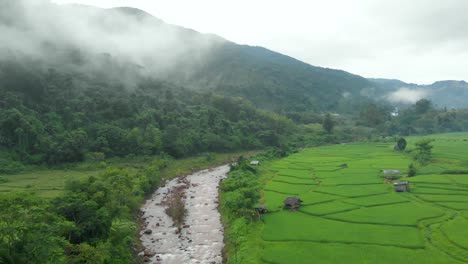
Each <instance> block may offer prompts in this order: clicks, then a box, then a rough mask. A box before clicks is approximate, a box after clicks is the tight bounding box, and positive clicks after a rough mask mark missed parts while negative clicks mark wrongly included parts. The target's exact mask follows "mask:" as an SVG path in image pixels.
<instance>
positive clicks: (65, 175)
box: [0, 152, 255, 198]
mask: <svg viewBox="0 0 468 264" xmlns="http://www.w3.org/2000/svg"><path fill="white" fill-rule="evenodd" d="M254 153H255V152H244V153H226V154H213V155H211V156H210V158H209V159H208V158H207V157H206V156H205V155H200V156H196V157H190V158H186V159H179V160H172V161H170V162H169V164H168V167H167V168H165V169H163V170H162V171H161V176H162V178H165V179H171V178H174V177H176V176H178V175H186V174H189V173H192V172H195V171H198V170H201V169H205V168H208V167H211V166H214V165H219V164H223V163H226V162H227V161H230V160H234V159H235V158H236V157H238V156H239V155H241V154H244V156H250V155H252V154H254ZM157 158H158V157H135V158H131V159H124V158H122V159H110V160H107V161H106V163H104V164H101V163H90V162H83V163H77V164H69V165H67V166H62V168H30V169H29V170H28V171H26V172H23V173H19V174H7V175H0V176H1V177H2V179H6V181H2V182H0V192H14V191H22V192H31V193H35V194H37V195H38V196H40V197H44V198H53V197H56V196H58V195H61V194H62V193H63V191H64V188H65V183H66V182H67V181H68V180H83V179H87V178H88V177H90V176H98V175H100V174H101V173H103V172H104V171H105V170H106V168H107V166H112V167H117V168H121V169H126V170H128V171H129V173H131V174H134V173H136V172H137V171H138V170H139V169H142V168H145V167H146V166H148V165H149V164H151V162H152V161H154V160H155V159H157ZM63 167H65V168H63Z"/></svg>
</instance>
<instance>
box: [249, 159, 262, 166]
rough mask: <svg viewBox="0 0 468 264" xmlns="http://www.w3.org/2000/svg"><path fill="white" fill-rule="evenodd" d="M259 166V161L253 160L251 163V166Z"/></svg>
mask: <svg viewBox="0 0 468 264" xmlns="http://www.w3.org/2000/svg"><path fill="white" fill-rule="evenodd" d="M259 164H260V161H258V160H252V161H251V162H250V165H253V166H258V165H259Z"/></svg>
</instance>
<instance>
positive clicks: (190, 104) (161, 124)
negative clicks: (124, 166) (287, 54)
mask: <svg viewBox="0 0 468 264" xmlns="http://www.w3.org/2000/svg"><path fill="white" fill-rule="evenodd" d="M67 69H68V68H65V69H60V68H50V67H47V66H45V65H44V64H42V63H41V62H37V61H28V63H24V61H23V62H21V63H20V62H18V61H7V62H5V61H4V62H2V63H0V73H1V78H0V148H1V149H3V155H2V156H0V164H4V163H8V164H10V165H9V166H10V167H9V168H5V169H4V170H5V171H4V172H8V170H14V167H13V168H11V167H12V166H11V164H14V163H12V162H13V161H20V162H21V163H26V164H40V163H47V164H58V163H63V162H77V161H82V160H84V159H85V158H90V159H103V158H107V157H114V156H119V157H123V156H126V155H132V154H133V155H154V154H159V153H162V152H164V153H168V154H169V155H171V156H173V157H184V156H188V155H193V154H195V153H200V152H207V151H230V150H237V149H255V148H262V147H265V146H280V145H282V144H284V142H285V138H286V137H287V136H288V135H289V134H291V133H292V131H293V130H294V124H293V123H292V122H291V121H289V120H288V119H286V118H283V117H281V116H279V115H275V114H272V113H268V112H264V111H261V110H258V109H257V108H256V107H254V106H253V105H252V104H251V103H249V102H248V101H247V100H244V99H240V98H232V97H225V96H220V95H213V94H209V93H198V92H194V91H190V90H186V89H183V88H181V87H177V86H174V85H171V84H168V83H165V82H161V81H156V80H154V79H150V78H146V79H143V77H142V79H141V80H139V81H138V82H135V83H134V84H132V85H123V84H121V82H116V81H115V80H112V79H110V78H108V77H107V76H102V75H101V74H98V73H96V74H93V73H86V74H84V73H77V72H74V71H71V70H69V69H68V70H67ZM5 152H8V154H5ZM2 160H3V161H2ZM5 160H8V161H9V162H5ZM19 165H20V164H18V166H19ZM0 170H1V169H0Z"/></svg>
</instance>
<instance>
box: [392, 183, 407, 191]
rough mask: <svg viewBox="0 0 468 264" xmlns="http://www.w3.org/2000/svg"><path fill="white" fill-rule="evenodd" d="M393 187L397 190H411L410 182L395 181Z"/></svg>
mask: <svg viewBox="0 0 468 264" xmlns="http://www.w3.org/2000/svg"><path fill="white" fill-rule="evenodd" d="M393 187H394V188H395V191H397V192H408V191H409V182H407V181H405V182H395V183H393Z"/></svg>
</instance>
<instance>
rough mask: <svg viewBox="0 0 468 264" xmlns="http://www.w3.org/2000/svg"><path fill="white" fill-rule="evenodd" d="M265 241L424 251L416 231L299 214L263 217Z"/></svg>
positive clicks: (291, 213)
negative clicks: (367, 245) (339, 244)
mask: <svg viewBox="0 0 468 264" xmlns="http://www.w3.org/2000/svg"><path fill="white" fill-rule="evenodd" d="M264 223H265V227H264V229H263V236H262V238H263V240H265V241H283V242H284V241H312V242H324V243H330V242H340V243H352V244H353V243H354V244H377V245H388V246H395V247H404V248H423V247H424V241H423V238H422V235H421V234H420V233H419V232H418V230H417V229H416V228H413V227H401V226H381V225H372V224H356V223H349V222H345V221H336V220H329V219H324V218H321V217H315V216H311V215H308V214H304V213H301V212H288V211H282V212H278V213H272V214H269V215H266V216H265V217H264Z"/></svg>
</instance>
